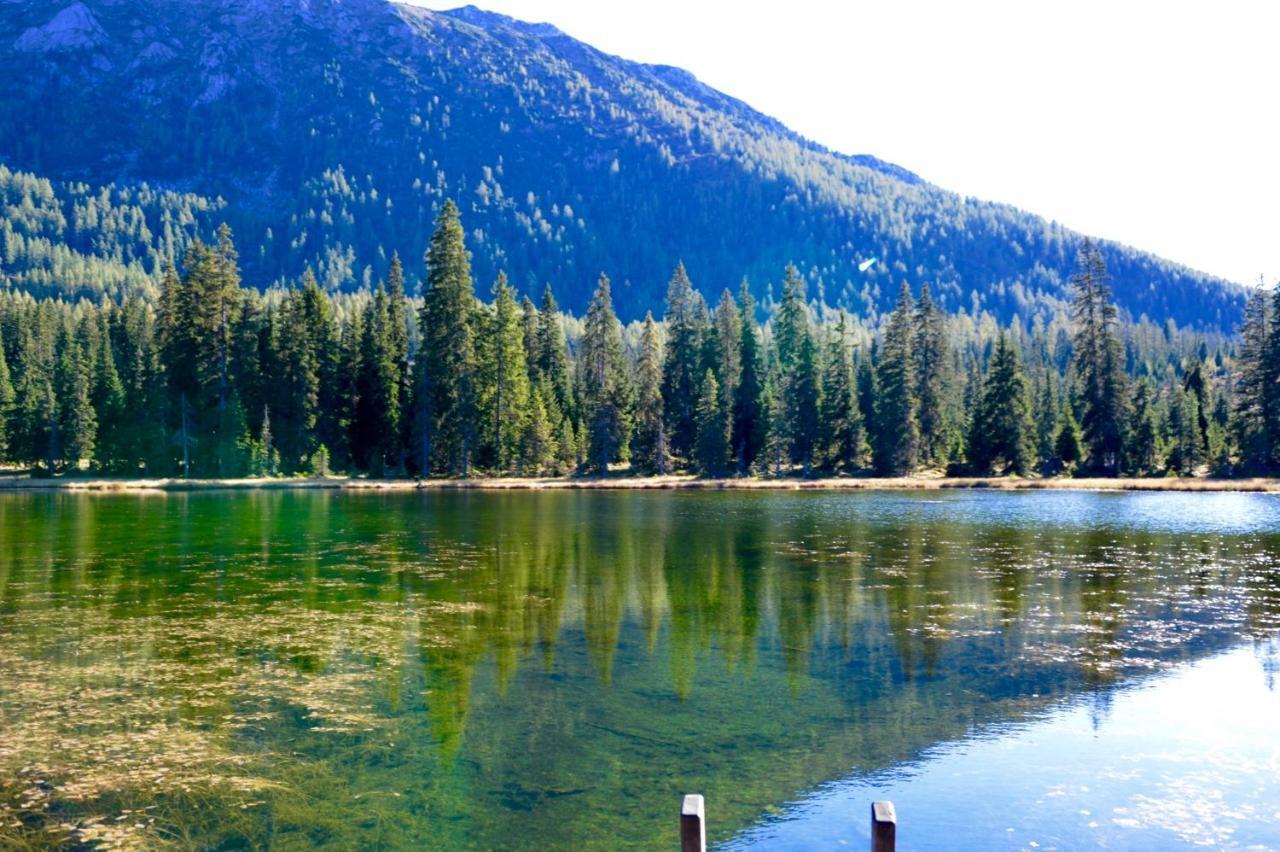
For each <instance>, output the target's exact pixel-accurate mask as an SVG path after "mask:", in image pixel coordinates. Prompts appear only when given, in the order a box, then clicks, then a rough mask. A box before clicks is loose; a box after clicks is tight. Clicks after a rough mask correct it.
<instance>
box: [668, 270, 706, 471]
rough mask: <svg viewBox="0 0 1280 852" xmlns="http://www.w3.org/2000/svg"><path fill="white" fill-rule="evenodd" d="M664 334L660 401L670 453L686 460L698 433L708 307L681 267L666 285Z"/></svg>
mask: <svg viewBox="0 0 1280 852" xmlns="http://www.w3.org/2000/svg"><path fill="white" fill-rule="evenodd" d="M664 320H665V323H666V330H667V344H666V351H665V361H664V363H663V370H662V401H663V410H664V412H665V416H666V422H667V433H668V436H669V437H670V441H671V449H672V452H673V453H675V454H676V455H677V456H680V457H681V458H689V455H690V453H691V451H692V450H693V444H694V440H695V438H696V431H697V424H696V419H697V404H698V390H699V387H700V385H701V383H702V373H703V368H704V367H703V343H704V336H705V335H706V332H707V307H706V302H705V301H704V300H703V298H702V296H701V295H700V294H699V293H698V292H697V291H695V290H694V289H693V284H692V283H691V282H690V281H689V276H688V274H687V273H686V272H685V269H684V264H683V263H681V264H678V265H677V266H676V270H675V272H674V273H673V274H672V276H671V281H670V283H668V285H667V312H666V316H665V317H664Z"/></svg>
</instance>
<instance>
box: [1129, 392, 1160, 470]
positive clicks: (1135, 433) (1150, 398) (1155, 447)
mask: <svg viewBox="0 0 1280 852" xmlns="http://www.w3.org/2000/svg"><path fill="white" fill-rule="evenodd" d="M1153 402H1154V394H1153V393H1152V389H1151V382H1150V381H1149V380H1147V379H1142V380H1140V381H1138V382H1136V383H1135V384H1134V388H1133V405H1132V407H1131V408H1130V415H1129V428H1128V434H1129V437H1128V440H1127V441H1126V442H1125V454H1126V463H1125V468H1126V469H1127V470H1129V471H1131V472H1133V473H1152V472H1153V471H1155V469H1156V467H1157V465H1158V464H1159V455H1160V446H1159V443H1160V433H1159V428H1158V427H1157V425H1156V419H1155V411H1154V410H1153V407H1152V404H1153Z"/></svg>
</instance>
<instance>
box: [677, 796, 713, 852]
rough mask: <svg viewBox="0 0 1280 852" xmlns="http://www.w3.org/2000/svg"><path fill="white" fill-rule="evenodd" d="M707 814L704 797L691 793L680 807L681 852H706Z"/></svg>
mask: <svg viewBox="0 0 1280 852" xmlns="http://www.w3.org/2000/svg"><path fill="white" fill-rule="evenodd" d="M706 849H707V812H706V805H705V804H704V803H703V801H702V796H701V795H699V794H697V793H690V794H689V795H687V796H685V797H684V803H683V804H682V805H681V806H680V852H706Z"/></svg>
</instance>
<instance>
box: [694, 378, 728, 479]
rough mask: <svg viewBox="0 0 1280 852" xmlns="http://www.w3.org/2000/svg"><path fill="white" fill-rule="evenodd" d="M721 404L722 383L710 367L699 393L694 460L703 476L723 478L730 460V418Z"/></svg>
mask: <svg viewBox="0 0 1280 852" xmlns="http://www.w3.org/2000/svg"><path fill="white" fill-rule="evenodd" d="M725 413H726V410H725V407H724V406H722V405H721V404H720V389H719V383H718V382H716V375H715V373H714V372H713V371H712V370H711V368H710V367H708V368H707V371H706V373H705V374H704V375H703V377H702V386H701V387H700V388H699V389H698V412H697V425H698V437H697V442H696V445H695V448H694V449H695V452H694V460H695V462H696V464H697V468H698V471H699V472H700V473H702V474H703V475H704V476H721V475H722V474H723V473H724V470H725V465H726V463H727V462H728V457H729V418H728V417H726V416H725Z"/></svg>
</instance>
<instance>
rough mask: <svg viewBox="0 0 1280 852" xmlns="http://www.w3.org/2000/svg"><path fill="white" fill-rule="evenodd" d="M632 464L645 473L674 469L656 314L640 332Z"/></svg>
mask: <svg viewBox="0 0 1280 852" xmlns="http://www.w3.org/2000/svg"><path fill="white" fill-rule="evenodd" d="M631 448H632V450H631V463H632V465H633V466H634V467H635V468H636V469H637V470H641V471H644V472H645V473H659V474H661V473H666V472H667V471H668V470H670V468H671V459H670V457H669V450H668V447H667V427H666V422H665V420H664V417H663V410H662V346H661V343H660V341H659V340H658V326H657V324H656V323H655V322H654V321H653V314H652V313H650V314H647V315H646V316H645V318H644V329H643V330H642V331H641V334H640V359H639V362H638V363H637V365H636V410H635V433H634V434H633V435H632V438H631Z"/></svg>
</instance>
